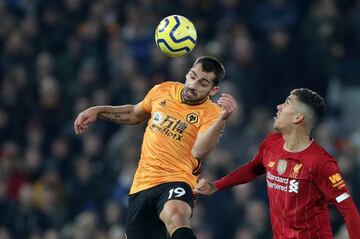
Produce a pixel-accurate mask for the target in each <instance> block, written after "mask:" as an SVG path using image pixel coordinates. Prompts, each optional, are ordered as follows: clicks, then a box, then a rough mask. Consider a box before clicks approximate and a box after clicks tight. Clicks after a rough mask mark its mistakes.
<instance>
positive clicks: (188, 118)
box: [186, 113, 199, 124]
mask: <svg viewBox="0 0 360 239" xmlns="http://www.w3.org/2000/svg"><path fill="white" fill-rule="evenodd" d="M198 120H199V116H198V115H197V114H195V113H190V114H188V115H187V116H186V121H187V122H189V123H191V124H195V123H196V122H198Z"/></svg>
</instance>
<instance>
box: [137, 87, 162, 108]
mask: <svg viewBox="0 0 360 239" xmlns="http://www.w3.org/2000/svg"><path fill="white" fill-rule="evenodd" d="M159 87H160V85H155V86H154V87H153V88H152V89H151V90H150V91H149V92H148V93H147V94H146V96H145V98H144V99H143V100H142V101H141V102H140V107H141V108H142V109H143V110H144V111H145V112H147V113H151V110H152V106H151V102H152V101H153V98H154V96H155V95H156V92H157V90H158V89H159Z"/></svg>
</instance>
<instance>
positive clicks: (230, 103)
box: [218, 93, 237, 112]
mask: <svg viewBox="0 0 360 239" xmlns="http://www.w3.org/2000/svg"><path fill="white" fill-rule="evenodd" d="M218 104H219V105H221V106H222V107H223V109H224V110H226V111H228V112H233V111H235V109H236V107H237V103H236V101H235V99H234V97H232V95H230V94H227V93H223V94H221V97H220V98H219V99H218Z"/></svg>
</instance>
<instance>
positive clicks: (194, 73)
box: [190, 70, 210, 83]
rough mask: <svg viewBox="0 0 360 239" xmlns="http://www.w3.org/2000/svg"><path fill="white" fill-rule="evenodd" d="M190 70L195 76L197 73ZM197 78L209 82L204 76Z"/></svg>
mask: <svg viewBox="0 0 360 239" xmlns="http://www.w3.org/2000/svg"><path fill="white" fill-rule="evenodd" d="M190 71H191V72H192V73H193V74H194V75H195V76H196V77H197V74H196V73H195V71H193V70H190ZM199 80H205V81H206V82H207V83H210V80H208V79H206V78H204V77H202V78H200V79H199Z"/></svg>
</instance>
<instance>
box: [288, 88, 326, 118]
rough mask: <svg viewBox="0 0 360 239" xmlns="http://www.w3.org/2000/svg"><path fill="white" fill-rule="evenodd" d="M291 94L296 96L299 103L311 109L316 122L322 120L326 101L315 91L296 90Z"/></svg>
mask: <svg viewBox="0 0 360 239" xmlns="http://www.w3.org/2000/svg"><path fill="white" fill-rule="evenodd" d="M291 94H293V95H296V96H297V98H298V99H299V101H301V102H302V103H304V104H305V105H307V106H308V107H310V109H312V111H313V112H314V114H315V122H314V123H316V122H318V121H319V120H321V118H322V117H323V116H324V113H325V102H324V99H323V98H322V97H321V96H320V95H319V94H318V93H316V92H315V91H312V90H309V89H307V88H299V89H295V90H293V91H292V92H291Z"/></svg>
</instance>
